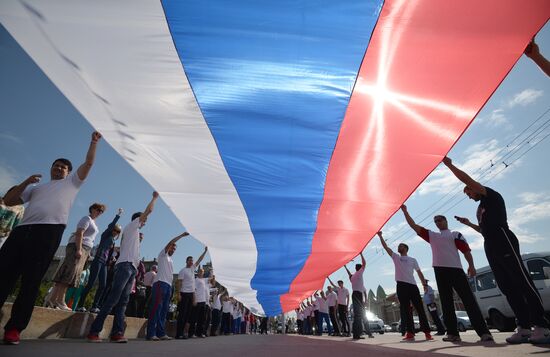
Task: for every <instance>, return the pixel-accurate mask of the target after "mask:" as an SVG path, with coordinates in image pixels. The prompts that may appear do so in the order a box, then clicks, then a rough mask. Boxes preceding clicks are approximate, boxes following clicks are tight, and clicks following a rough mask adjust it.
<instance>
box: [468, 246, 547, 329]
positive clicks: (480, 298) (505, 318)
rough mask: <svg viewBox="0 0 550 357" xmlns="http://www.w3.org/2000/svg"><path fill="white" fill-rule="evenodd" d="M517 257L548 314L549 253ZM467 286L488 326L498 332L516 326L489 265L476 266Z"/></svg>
mask: <svg viewBox="0 0 550 357" xmlns="http://www.w3.org/2000/svg"><path fill="white" fill-rule="evenodd" d="M521 258H522V260H523V264H524V265H525V267H526V268H527V271H528V272H529V275H530V276H531V279H533V282H534V283H535V287H536V288H537V289H538V291H539V293H540V295H541V298H542V301H543V305H544V311H545V312H546V314H547V315H549V316H550V252H540V253H531V254H522V256H521ZM470 287H471V288H472V291H473V292H474V295H475V297H476V299H477V302H478V304H479V307H480V308H481V312H482V314H483V317H484V318H485V319H486V320H487V322H488V324H489V325H491V326H493V327H495V328H497V329H498V330H499V331H513V330H514V329H515V328H516V324H515V316H514V312H513V311H512V308H511V307H510V305H509V304H508V301H507V300H506V297H505V296H504V295H503V294H502V292H501V291H500V289H499V288H498V285H497V283H496V281H495V276H494V274H493V272H492V271H491V268H490V267H488V266H486V267H483V268H481V269H478V270H477V275H476V277H475V278H473V279H470Z"/></svg>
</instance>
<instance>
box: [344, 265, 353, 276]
mask: <svg viewBox="0 0 550 357" xmlns="http://www.w3.org/2000/svg"><path fill="white" fill-rule="evenodd" d="M344 268H345V269H346V271H347V272H348V277H349V278H350V279H351V276H352V274H351V272H350V271H349V269H348V266H347V265H344Z"/></svg>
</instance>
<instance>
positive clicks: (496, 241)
mask: <svg viewBox="0 0 550 357" xmlns="http://www.w3.org/2000/svg"><path fill="white" fill-rule="evenodd" d="M443 164H444V165H445V166H447V167H448V168H449V170H450V171H451V172H452V173H453V174H454V175H455V176H456V178H457V179H459V180H460V181H462V182H463V183H464V184H465V187H464V190H463V191H464V194H466V195H467V196H468V198H470V199H472V200H474V201H476V202H479V206H478V209H477V213H476V215H477V221H478V224H474V223H472V222H470V220H469V219H467V218H465V217H458V216H455V219H456V220H457V221H458V222H460V223H462V224H464V225H467V226H469V227H471V228H473V229H474V230H475V231H477V232H479V233H480V234H481V235H482V236H483V238H484V248H485V254H486V257H487V260H488V262H489V265H490V267H491V269H492V271H493V273H494V276H495V280H496V283H497V285H498V286H499V288H500V290H501V291H502V293H503V294H504V295H505V296H506V299H507V300H508V303H509V304H510V306H511V308H512V310H513V311H514V314H515V316H516V321H517V329H516V331H515V332H514V334H512V335H511V336H510V337H508V338H506V341H507V342H508V343H510V344H518V343H526V342H531V343H533V344H549V343H550V330H549V328H548V327H549V324H548V321H547V320H546V318H545V313H544V307H543V303H542V299H541V296H540V294H539V292H538V290H537V289H536V287H535V285H534V283H533V280H532V279H531V276H530V275H529V272H528V271H527V269H526V268H525V266H524V265H523V263H522V259H521V253H520V248H519V241H518V239H517V237H516V236H515V234H514V233H513V232H512V231H511V230H510V228H509V226H508V221H507V214H506V205H505V202H504V199H503V198H502V196H501V195H500V194H499V193H498V192H496V191H495V190H493V189H491V188H489V187H486V186H483V185H482V184H480V183H479V182H477V181H475V180H474V179H472V178H471V177H470V176H469V175H468V174H466V173H465V172H464V171H462V170H460V169H459V168H457V167H456V166H455V165H454V164H453V162H452V160H451V159H450V158H448V157H445V158H444V159H443ZM401 211H402V213H403V215H404V217H405V220H406V222H407V224H408V225H409V226H410V227H411V228H412V229H413V230H414V232H415V233H416V234H417V235H418V236H419V237H420V238H422V239H423V240H425V241H426V242H427V243H429V244H430V247H431V251H432V266H433V269H434V273H435V278H436V282H437V286H438V290H439V294H440V298H441V305H442V309H443V321H444V324H445V326H446V333H447V335H446V336H445V337H443V341H448V342H454V343H457V342H460V341H461V337H460V334H459V331H458V323H457V317H456V312H455V307H454V300H453V294H454V292H456V294H457V295H458V296H459V297H460V299H461V300H462V302H463V304H464V307H465V309H466V312H467V314H468V317H469V318H470V321H471V323H472V326H473V328H474V330H475V331H476V333H477V335H478V336H479V337H480V342H492V341H494V338H493V336H492V334H491V332H490V331H489V328H488V326H487V323H486V321H485V319H484V318H483V315H482V313H481V310H480V308H479V305H478V303H477V301H476V298H475V296H474V295H473V292H472V290H471V289H470V286H469V283H468V277H467V275H466V273H465V272H464V270H463V267H462V262H461V260H460V256H459V252H461V253H462V255H463V256H464V258H465V260H466V261H467V263H468V269H467V273H468V276H470V277H474V276H475V275H476V268H475V264H474V259H473V257H472V254H471V249H470V246H469V245H468V243H467V241H466V239H465V238H464V236H463V235H462V233H460V232H458V231H451V230H450V229H449V224H448V221H447V218H446V217H445V216H443V215H436V216H435V217H434V219H433V221H434V224H435V226H436V227H437V229H438V232H435V231H432V230H429V229H427V228H425V227H422V226H420V225H418V224H417V223H416V222H415V221H414V219H413V218H412V217H411V215H410V214H409V211H408V209H407V206H406V205H402V206H401ZM377 235H378V237H379V238H380V243H381V244H382V247H383V248H384V250H385V251H386V252H387V254H388V255H389V256H390V257H391V259H392V261H393V264H394V268H395V281H396V285H397V286H396V291H397V297H398V300H399V303H400V313H401V321H402V326H404V327H405V335H404V340H406V341H412V340H414V339H415V329H414V322H413V313H412V309H414V310H416V313H417V315H418V318H419V322H420V329H421V330H422V331H423V332H424V334H425V337H426V339H427V340H433V337H432V336H431V332H430V331H431V329H430V326H429V323H428V319H427V316H426V310H425V308H424V306H423V302H422V298H421V296H420V291H419V289H418V286H417V283H416V280H415V278H414V272H416V273H417V275H418V277H419V279H420V281H421V283H422V285H423V287H424V303H425V304H426V308H427V309H428V311H430V313H431V315H432V318H433V321H434V323H435V324H436V325H437V330H438V335H443V334H444V333H445V331H444V330H445V328H444V326H443V324H442V323H441V321H440V319H439V317H438V316H437V308H436V306H435V303H434V297H433V289H432V288H431V287H430V286H429V285H428V281H427V280H426V279H425V277H424V275H423V274H422V271H421V270H420V267H419V265H418V262H417V260H416V259H414V258H413V257H410V256H409V255H408V253H409V247H408V246H407V245H406V244H405V243H400V244H398V246H397V253H395V252H394V251H393V250H392V249H391V248H390V247H389V246H388V245H387V243H386V241H385V240H384V238H383V235H382V232H378V233H377ZM361 259H362V263H361V264H357V265H356V272H355V273H354V274H352V273H351V272H350V271H349V269H348V268H347V266H344V267H345V269H346V271H347V273H348V275H349V277H350V281H351V284H352V288H353V293H352V301H353V311H354V313H353V338H354V339H358V338H361V333H362V332H363V325H364V319H365V318H366V317H365V314H364V308H363V304H364V301H365V300H366V296H365V293H364V291H365V289H364V285H363V278H362V273H363V271H364V268H365V259H364V257H363V255H362V254H361ZM329 283H330V284H331V286H332V287H334V288H335V289H340V291H344V290H342V289H343V282H342V281H339V282H338V283H339V286H335V285H334V283H332V281H331V280H330V278H329ZM337 291H338V290H337ZM331 293H333V292H332V291H329V290H327V295H329V294H331ZM327 295H325V294H323V293H321V298H319V297H318V294H317V293H315V294H314V298H307V299H306V300H305V301H304V302H303V303H302V304H301V307H300V309H297V310H296V313H297V316H298V326H299V331H300V333H303V334H311V328H312V326H314V325H316V326H317V333H318V334H320V333H322V324H323V321H327V320H326V319H325V315H324V310H321V308H320V306H321V307H323V308H324V305H323V304H324V303H323V300H325V301H330V304H331V305H330V306H332V310H330V311H332V312H331V315H330V320H331V321H332V325H333V326H335V331H338V332H336V333H334V335H341V334H342V332H340V331H342V330H343V329H344V328H345V326H347V325H346V324H345V323H342V330H337V329H336V327H338V328H340V326H339V325H338V323H334V321H336V314H335V312H334V311H336V309H335V308H336V305H335V303H334V301H333V299H328V298H327ZM337 301H338V311H340V306H341V305H340V301H343V300H340V299H339V297H338V298H337ZM346 305H347V302H346ZM346 305H344V306H343V309H342V310H343V311H346V308H347V306H346ZM340 316H341V321H344V320H343V318H345V321H346V322H347V317H346V316H345V312H344V313H341V314H340ZM326 324H327V326H330V321H327V322H326ZM366 325H367V326H368V323H367V324H366ZM331 331H332V328H329V333H330V332H331ZM366 331H367V333H368V334H369V331H368V330H366Z"/></svg>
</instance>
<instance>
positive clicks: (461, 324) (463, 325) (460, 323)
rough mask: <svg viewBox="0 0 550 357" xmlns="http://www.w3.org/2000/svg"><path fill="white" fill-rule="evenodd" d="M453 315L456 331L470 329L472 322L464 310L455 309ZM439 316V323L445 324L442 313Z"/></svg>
mask: <svg viewBox="0 0 550 357" xmlns="http://www.w3.org/2000/svg"><path fill="white" fill-rule="evenodd" d="M455 315H456V323H457V328H458V331H460V332H464V331H466V330H471V329H472V323H471V322H470V317H469V316H468V313H467V312H466V311H460V310H459V311H455ZM439 318H440V319H441V323H442V324H443V325H445V322H444V320H443V314H441V315H440V316H439Z"/></svg>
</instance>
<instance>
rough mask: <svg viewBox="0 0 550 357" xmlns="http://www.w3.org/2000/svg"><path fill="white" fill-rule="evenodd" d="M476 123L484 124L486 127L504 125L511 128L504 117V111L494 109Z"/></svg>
mask: <svg viewBox="0 0 550 357" xmlns="http://www.w3.org/2000/svg"><path fill="white" fill-rule="evenodd" d="M475 122H476V123H481V124H485V125H487V126H488V127H491V128H496V127H500V126H504V125H506V126H507V128H511V125H510V124H509V121H508V118H507V117H506V115H504V109H501V108H499V109H494V110H493V111H492V112H491V114H490V115H489V116H482V117H479V118H477V119H476V121H475Z"/></svg>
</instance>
